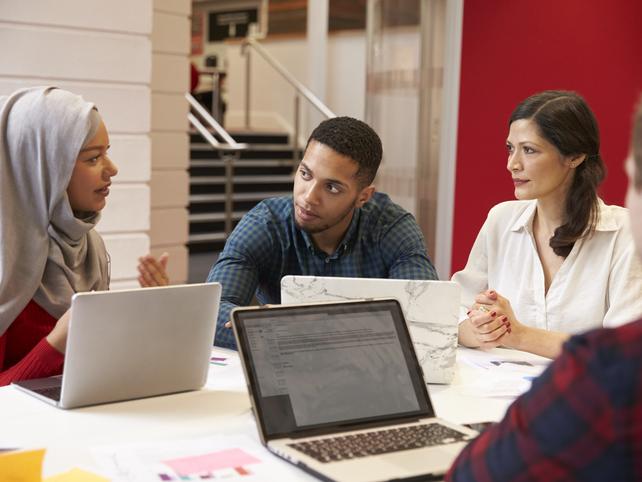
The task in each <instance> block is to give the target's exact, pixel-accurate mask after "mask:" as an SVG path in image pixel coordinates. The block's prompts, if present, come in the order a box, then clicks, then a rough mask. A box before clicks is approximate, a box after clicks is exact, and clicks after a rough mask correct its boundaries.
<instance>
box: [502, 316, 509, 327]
mask: <svg viewBox="0 0 642 482" xmlns="http://www.w3.org/2000/svg"><path fill="white" fill-rule="evenodd" d="M502 321H503V322H504V323H505V322H507V321H508V317H507V316H502ZM509 325H510V323H509Z"/></svg>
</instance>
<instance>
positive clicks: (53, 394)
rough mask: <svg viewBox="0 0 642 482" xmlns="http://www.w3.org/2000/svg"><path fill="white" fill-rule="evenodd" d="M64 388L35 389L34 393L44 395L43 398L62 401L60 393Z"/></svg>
mask: <svg viewBox="0 0 642 482" xmlns="http://www.w3.org/2000/svg"><path fill="white" fill-rule="evenodd" d="M61 390H62V387H60V386H58V387H48V388H35V389H33V391H34V392H36V393H38V394H40V395H42V396H43V397H46V398H50V399H52V400H56V401H57V402H59V401H60V391H61Z"/></svg>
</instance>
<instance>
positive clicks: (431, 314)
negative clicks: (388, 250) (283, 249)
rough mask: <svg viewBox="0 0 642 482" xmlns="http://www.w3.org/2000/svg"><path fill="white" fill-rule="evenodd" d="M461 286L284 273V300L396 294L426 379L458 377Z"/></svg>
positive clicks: (438, 282)
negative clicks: (456, 370) (456, 375)
mask: <svg viewBox="0 0 642 482" xmlns="http://www.w3.org/2000/svg"><path fill="white" fill-rule="evenodd" d="M460 297H461V288H460V287H459V285H458V284H457V283H454V282H452V281H427V280H398V279H379V278H338V277H322V276H284V277H283V279H282V280H281V303H284V304H287V303H307V302H311V301H341V300H356V299H368V298H396V299H397V300H399V303H401V309H402V310H403V312H404V315H405V317H406V321H407V322H408V326H409V327H410V336H411V337H412V339H413V341H414V345H415V350H416V351H417V356H418V357H419V363H420V364H421V366H422V368H423V370H424V375H425V376H426V382H427V383H450V382H451V381H452V380H453V377H454V376H455V362H456V356H457V330H458V327H459V305H460Z"/></svg>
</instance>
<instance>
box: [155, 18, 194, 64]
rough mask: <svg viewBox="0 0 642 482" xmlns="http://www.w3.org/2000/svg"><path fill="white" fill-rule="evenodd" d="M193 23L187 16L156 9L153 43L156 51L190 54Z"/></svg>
mask: <svg viewBox="0 0 642 482" xmlns="http://www.w3.org/2000/svg"><path fill="white" fill-rule="evenodd" d="M190 31H191V25H190V22H189V19H188V18H187V16H179V15H173V14H168V13H165V12H159V11H154V28H153V29H152V44H153V49H154V52H165V53H174V54H182V55H188V54H189V52H190V38H191V37H190Z"/></svg>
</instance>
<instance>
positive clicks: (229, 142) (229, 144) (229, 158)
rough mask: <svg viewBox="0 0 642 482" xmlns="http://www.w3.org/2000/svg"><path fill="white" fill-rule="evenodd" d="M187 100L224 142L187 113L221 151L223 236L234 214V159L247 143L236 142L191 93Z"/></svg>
mask: <svg viewBox="0 0 642 482" xmlns="http://www.w3.org/2000/svg"><path fill="white" fill-rule="evenodd" d="M185 98H186V99H187V102H189V104H190V105H191V106H192V109H194V110H195V111H196V112H197V113H198V114H199V115H200V116H201V117H202V118H203V120H205V122H207V123H208V124H209V125H210V127H212V128H213V129H214V130H215V131H216V132H217V134H218V135H220V136H221V137H222V138H223V140H224V141H225V142H226V143H225V144H224V143H222V142H219V141H218V139H216V137H214V136H213V135H212V133H211V132H210V130H209V129H208V128H207V127H205V126H204V125H203V123H202V122H201V121H200V119H199V118H198V117H196V116H195V115H194V114H192V113H191V112H188V113H187V119H188V120H189V122H190V124H192V125H193V126H194V127H195V128H196V130H197V131H198V132H199V133H200V134H201V135H202V136H203V138H204V139H205V140H206V141H207V142H208V143H209V144H210V145H211V146H212V147H213V148H214V149H216V150H218V151H222V152H221V154H222V155H221V157H222V159H223V164H224V166H225V237H227V236H229V235H230V233H231V232H232V227H233V219H232V217H233V214H234V200H233V199H232V197H233V195H234V161H235V160H236V159H238V158H239V154H240V152H241V151H242V150H245V149H247V148H248V145H247V144H243V143H239V142H236V141H235V140H234V139H233V138H232V136H231V135H229V134H228V133H227V131H226V130H225V129H224V128H223V126H222V125H221V124H219V123H218V122H217V121H216V119H214V117H212V116H211V115H210V113H209V112H207V110H205V109H204V108H203V106H202V105H201V103H200V102H199V101H197V100H196V99H195V98H194V97H192V95H191V94H189V93H187V94H185Z"/></svg>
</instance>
